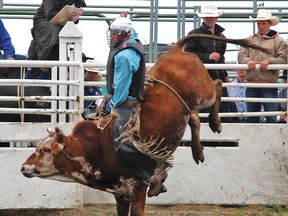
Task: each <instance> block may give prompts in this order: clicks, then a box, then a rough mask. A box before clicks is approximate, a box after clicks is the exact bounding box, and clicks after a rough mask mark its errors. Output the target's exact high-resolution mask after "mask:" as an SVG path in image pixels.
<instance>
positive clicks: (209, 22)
mask: <svg viewBox="0 0 288 216" xmlns="http://www.w3.org/2000/svg"><path fill="white" fill-rule="evenodd" d="M222 14H223V12H222V11H219V10H218V9H217V7H216V6H214V5H204V6H203V11H202V12H201V13H198V14H197V15H198V16H199V17H201V18H203V23H202V25H201V26H200V27H199V28H197V29H193V30H192V31H190V32H189V33H188V35H189V34H209V35H215V36H218V37H225V36H224V34H223V33H222V32H223V31H224V30H225V29H224V28H222V27H221V26H220V25H218V24H216V22H217V20H218V17H220V16H221V15H222ZM184 50H185V51H186V52H192V53H194V54H196V55H197V56H198V57H199V58H200V60H201V61H202V62H203V63H204V64H205V63H207V64H224V63H225V57H224V54H225V51H226V44H225V43H221V42H218V41H215V40H211V39H197V38H196V39H194V40H190V41H189V42H187V43H186V44H185V48H184ZM208 72H209V75H210V77H211V78H212V79H213V80H216V79H221V80H222V82H229V78H228V73H227V71H226V70H219V69H216V70H208ZM222 96H223V97H228V94H227V89H226V88H223V89H222ZM205 112H206V111H205ZM220 112H231V103H221V105H220ZM231 121H232V119H231V118H222V122H231Z"/></svg>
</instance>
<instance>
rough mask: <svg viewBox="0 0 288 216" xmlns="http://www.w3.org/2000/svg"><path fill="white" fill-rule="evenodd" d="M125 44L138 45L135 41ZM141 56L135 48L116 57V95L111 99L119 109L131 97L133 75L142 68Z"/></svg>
mask: <svg viewBox="0 0 288 216" xmlns="http://www.w3.org/2000/svg"><path fill="white" fill-rule="evenodd" d="M123 43H124V44H125V43H136V41H135V40H134V39H130V40H127V41H125V42H123ZM140 61H141V56H140V54H139V53H138V52H137V51H136V50H135V49H133V48H127V49H124V50H122V51H121V52H119V53H117V55H115V57H114V80H113V83H114V94H113V97H112V99H111V103H112V105H113V106H115V107H117V106H119V105H121V104H122V103H124V102H125V101H126V100H127V99H129V98H132V97H131V96H129V88H130V85H131V83H132V77H133V74H134V73H136V72H137V71H138V69H139V67H140Z"/></svg>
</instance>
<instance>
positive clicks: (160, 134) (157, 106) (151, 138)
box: [21, 34, 265, 216]
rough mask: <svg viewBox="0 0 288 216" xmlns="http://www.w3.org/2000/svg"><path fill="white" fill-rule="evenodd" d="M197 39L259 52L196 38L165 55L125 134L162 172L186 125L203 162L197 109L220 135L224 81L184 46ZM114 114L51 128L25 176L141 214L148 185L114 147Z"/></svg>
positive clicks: (152, 71)
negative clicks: (79, 188) (76, 188)
mask: <svg viewBox="0 0 288 216" xmlns="http://www.w3.org/2000/svg"><path fill="white" fill-rule="evenodd" d="M193 38H208V39H212V40H217V41H222V42H225V43H227V42H228V43H233V44H239V45H241V46H245V47H250V48H256V49H258V50H261V51H265V50H264V49H263V48H261V47H258V46H256V45H254V44H251V43H249V42H248V41H246V40H244V39H241V40H236V39H228V38H219V37H216V36H210V35H201V34H199V35H196V34H192V35H189V36H186V37H184V38H183V39H181V40H179V41H178V42H177V43H176V44H175V46H174V47H173V48H171V49H170V50H169V51H168V53H167V54H166V55H163V56H161V57H160V58H159V60H158V61H157V63H156V64H155V65H154V66H153V67H152V68H151V69H150V70H149V71H148V72H147V74H146V75H147V77H146V86H145V90H144V101H143V102H141V108H140V109H139V112H138V113H137V114H136V116H135V118H134V119H131V121H130V123H131V124H133V126H131V127H128V126H127V130H126V132H125V133H124V135H123V134H122V135H123V136H125V138H126V139H130V140H131V141H133V142H134V143H135V145H136V146H137V148H139V149H140V150H141V151H142V152H145V154H148V155H150V156H151V157H153V158H155V160H158V161H161V162H162V163H163V162H164V164H165V166H163V167H162V169H167V166H169V165H172V162H171V161H172V160H171V159H172V154H173V152H174V151H175V150H176V148H177V147H178V145H179V143H180V141H181V139H182V137H183V134H184V132H185V129H186V126H187V125H189V126H190V128H191V134H192V139H191V143H190V145H191V149H192V155H193V158H194V160H195V162H196V163H197V164H198V163H199V161H201V162H203V161H204V154H203V147H202V145H201V143H200V135H199V132H200V120H199V116H198V111H199V110H201V109H203V108H207V107H211V112H210V113H209V117H208V120H209V126H210V128H211V130H212V131H213V132H217V133H220V132H221V130H222V128H221V120H220V118H219V116H218V111H219V105H220V99H221V88H222V83H221V81H220V80H216V81H213V80H212V79H211V78H210V77H209V74H208V72H207V70H206V69H205V67H204V65H203V63H202V62H201V61H200V59H199V58H198V57H197V56H196V55H194V54H192V53H188V52H183V50H182V49H183V46H184V45H185V42H187V41H188V40H192V39H193ZM115 118H118V116H116V115H115V114H111V115H109V116H108V117H105V118H98V119H96V120H94V121H88V120H84V121H81V122H79V123H77V124H76V125H75V127H74V129H73V131H72V134H71V135H68V136H66V135H64V134H63V132H62V131H61V129H59V128H57V127H56V128H55V129H49V130H48V132H49V135H48V136H47V137H46V138H45V139H43V141H42V142H41V143H40V144H39V145H38V147H37V148H36V150H35V152H34V153H33V154H32V155H31V156H30V157H29V158H28V159H27V160H26V162H24V164H23V165H22V167H21V172H22V174H23V175H24V176H26V177H30V178H31V177H40V178H44V179H54V180H58V181H65V182H78V183H81V184H83V185H87V186H89V187H91V188H95V189H100V190H102V191H106V192H109V193H112V194H113V195H114V197H115V199H116V203H117V213H118V215H119V216H127V215H128V213H129V208H130V215H131V216H136V215H137V216H143V215H144V208H145V201H146V191H147V184H146V183H145V182H142V181H140V180H139V179H138V178H137V176H136V174H135V173H134V172H133V171H132V170H131V169H130V168H129V166H128V165H127V164H126V163H125V162H124V161H123V160H122V159H121V156H120V155H119V152H117V151H116V150H115V148H114V147H113V144H112V142H113V140H112V134H113V120H114V119H115Z"/></svg>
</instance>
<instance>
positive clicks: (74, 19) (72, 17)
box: [71, 13, 79, 22]
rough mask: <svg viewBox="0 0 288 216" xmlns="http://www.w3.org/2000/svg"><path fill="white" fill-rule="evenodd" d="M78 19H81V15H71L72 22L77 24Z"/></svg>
mask: <svg viewBox="0 0 288 216" xmlns="http://www.w3.org/2000/svg"><path fill="white" fill-rule="evenodd" d="M78 19H79V15H78V14H77V13H73V14H72V15H71V20H72V21H73V22H76V21H77V20H78Z"/></svg>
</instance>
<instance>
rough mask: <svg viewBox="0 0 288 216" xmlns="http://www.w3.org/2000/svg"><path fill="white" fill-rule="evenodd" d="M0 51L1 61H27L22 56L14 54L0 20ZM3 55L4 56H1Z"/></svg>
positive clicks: (9, 38) (8, 36)
mask: <svg viewBox="0 0 288 216" xmlns="http://www.w3.org/2000/svg"><path fill="white" fill-rule="evenodd" d="M0 49H1V50H3V52H4V53H2V52H1V54H0V57H1V59H6V60H25V59H27V58H26V56H24V55H19V54H15V48H14V46H13V44H12V41H11V37H10V35H9V33H8V31H7V30H6V28H5V26H4V23H3V22H2V20H1V19H0ZM3 54H4V55H3Z"/></svg>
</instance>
